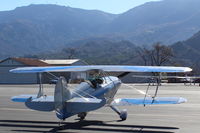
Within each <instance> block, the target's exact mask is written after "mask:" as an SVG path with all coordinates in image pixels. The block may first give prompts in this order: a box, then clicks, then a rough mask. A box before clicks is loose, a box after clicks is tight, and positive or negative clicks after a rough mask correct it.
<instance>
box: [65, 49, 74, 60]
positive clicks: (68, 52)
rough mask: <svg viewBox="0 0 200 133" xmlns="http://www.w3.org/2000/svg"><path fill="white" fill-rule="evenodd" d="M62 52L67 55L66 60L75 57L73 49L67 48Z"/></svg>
mask: <svg viewBox="0 0 200 133" xmlns="http://www.w3.org/2000/svg"><path fill="white" fill-rule="evenodd" d="M63 52H64V53H66V54H67V59H73V58H74V57H75V55H76V49H75V48H67V49H64V50H63Z"/></svg>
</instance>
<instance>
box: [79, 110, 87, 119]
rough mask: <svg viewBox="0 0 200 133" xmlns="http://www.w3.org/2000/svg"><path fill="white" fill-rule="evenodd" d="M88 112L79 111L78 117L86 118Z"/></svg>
mask: <svg viewBox="0 0 200 133" xmlns="http://www.w3.org/2000/svg"><path fill="white" fill-rule="evenodd" d="M86 115H87V113H86V112H82V113H79V114H78V117H79V118H80V119H81V120H84V119H85V117H86Z"/></svg>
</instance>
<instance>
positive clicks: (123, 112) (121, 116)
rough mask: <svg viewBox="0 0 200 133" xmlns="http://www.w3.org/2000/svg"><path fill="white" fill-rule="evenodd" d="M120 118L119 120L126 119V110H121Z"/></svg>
mask: <svg viewBox="0 0 200 133" xmlns="http://www.w3.org/2000/svg"><path fill="white" fill-rule="evenodd" d="M119 116H120V118H121V120H123V121H124V120H126V119H127V110H126V109H123V110H122V111H121V112H120V115H119Z"/></svg>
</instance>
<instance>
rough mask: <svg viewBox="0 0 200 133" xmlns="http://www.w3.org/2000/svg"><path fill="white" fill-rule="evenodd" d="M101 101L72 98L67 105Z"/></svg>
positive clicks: (98, 101)
mask: <svg viewBox="0 0 200 133" xmlns="http://www.w3.org/2000/svg"><path fill="white" fill-rule="evenodd" d="M101 101H102V100H101V99H96V98H72V99H70V100H68V101H67V103H100V102H101Z"/></svg>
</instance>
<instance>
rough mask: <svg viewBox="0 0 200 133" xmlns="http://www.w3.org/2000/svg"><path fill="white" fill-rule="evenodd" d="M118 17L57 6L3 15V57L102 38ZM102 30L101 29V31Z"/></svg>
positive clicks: (0, 25)
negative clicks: (87, 39)
mask: <svg viewBox="0 0 200 133" xmlns="http://www.w3.org/2000/svg"><path fill="white" fill-rule="evenodd" d="M115 16H116V15H112V14H108V13H104V12H101V11H95V10H82V9H77V8H71V7H64V6H56V5H30V6H27V7H20V8H16V9H15V10H13V11H6V12H0V47H1V49H2V50H1V52H0V56H1V57H5V56H11V55H12V56H17V55H22V54H31V53H32V54H33V53H34V54H35V53H40V52H44V51H49V50H56V49H60V48H62V47H63V46H64V45H66V44H67V43H68V42H72V41H74V40H78V39H82V38H89V37H93V36H94V35H98V33H99V32H101V31H100V27H101V26H102V25H105V24H107V23H109V22H110V21H112V19H113V18H114V17H115ZM98 27H99V28H98Z"/></svg>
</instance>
